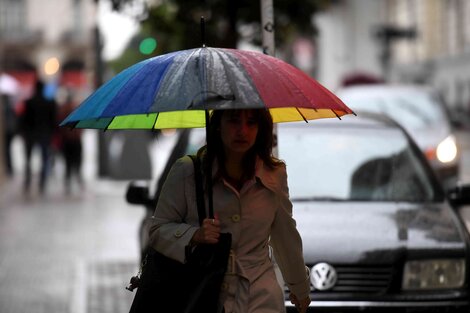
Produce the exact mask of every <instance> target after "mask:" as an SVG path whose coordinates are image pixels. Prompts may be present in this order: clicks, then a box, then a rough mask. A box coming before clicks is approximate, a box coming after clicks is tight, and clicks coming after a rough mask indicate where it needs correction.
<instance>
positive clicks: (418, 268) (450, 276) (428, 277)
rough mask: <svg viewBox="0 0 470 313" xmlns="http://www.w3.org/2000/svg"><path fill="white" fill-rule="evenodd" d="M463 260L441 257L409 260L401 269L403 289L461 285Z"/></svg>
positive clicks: (462, 280)
mask: <svg viewBox="0 0 470 313" xmlns="http://www.w3.org/2000/svg"><path fill="white" fill-rule="evenodd" d="M464 282H465V260H464V259H443V260H423V261H409V262H406V264H405V270H404V271H403V285H402V288H403V290H420V289H446V288H458V287H462V286H463V284H464Z"/></svg>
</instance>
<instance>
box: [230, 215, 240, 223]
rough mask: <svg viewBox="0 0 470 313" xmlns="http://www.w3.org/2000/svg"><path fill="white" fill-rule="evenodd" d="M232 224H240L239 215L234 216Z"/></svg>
mask: <svg viewBox="0 0 470 313" xmlns="http://www.w3.org/2000/svg"><path fill="white" fill-rule="evenodd" d="M232 222H234V223H238V222H240V215H238V214H234V215H232Z"/></svg>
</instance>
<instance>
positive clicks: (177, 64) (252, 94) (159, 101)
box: [61, 47, 353, 129]
mask: <svg viewBox="0 0 470 313" xmlns="http://www.w3.org/2000/svg"><path fill="white" fill-rule="evenodd" d="M253 108H267V109H269V110H270V112H271V115H272V116H273V121H274V122H290V121H301V120H305V121H307V120H312V119H317V118H327V117H340V116H342V115H344V114H350V113H353V112H352V110H351V109H349V108H348V107H347V106H346V105H345V104H344V103H343V102H342V101H341V100H340V99H339V98H337V97H336V96H335V95H334V94H333V93H331V92H330V91H328V90H327V89H326V88H325V87H323V86H322V85H321V84H319V83H318V82H317V81H315V80H314V79H312V78H311V77H309V76H308V75H306V74H305V73H304V72H302V71H301V70H299V69H297V68H295V67H293V66H291V65H290V64H288V63H286V62H283V61H281V60H279V59H277V58H274V57H271V56H268V55H265V54H262V53H259V52H254V51H243V50H237V49H222V48H209V47H202V48H197V49H190V50H182V51H177V52H172V53H168V54H164V55H160V56H157V57H153V58H150V59H147V60H144V61H142V62H139V63H137V64H135V65H133V66H131V67H129V68H127V69H126V70H124V71H122V72H121V73H119V74H118V75H116V76H115V77H114V78H113V79H111V80H110V81H108V82H107V83H105V84H104V85H102V86H101V87H100V88H99V89H98V90H97V91H96V92H94V93H93V94H92V95H91V96H90V97H88V98H87V99H86V100H85V101H84V102H83V103H82V104H81V105H80V106H79V107H78V108H77V109H76V110H75V111H74V112H72V113H71V114H70V115H69V116H68V117H67V118H66V119H65V120H64V121H63V122H62V123H61V126H69V127H75V128H96V129H163V128H194V127H204V126H205V112H206V111H207V110H215V109H253Z"/></svg>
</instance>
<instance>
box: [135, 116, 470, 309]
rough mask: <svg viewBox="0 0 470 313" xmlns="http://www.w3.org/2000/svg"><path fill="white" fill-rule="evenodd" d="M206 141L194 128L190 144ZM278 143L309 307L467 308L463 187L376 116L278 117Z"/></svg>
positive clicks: (469, 246) (468, 194) (467, 200)
mask: <svg viewBox="0 0 470 313" xmlns="http://www.w3.org/2000/svg"><path fill="white" fill-rule="evenodd" d="M203 138H204V134H203V133H201V131H200V130H195V131H193V136H189V137H188V143H189V142H195V143H196V144H194V145H192V144H189V145H188V147H190V149H193V150H192V151H194V150H195V148H196V147H197V146H199V145H200V144H201V143H202V142H203ZM277 142H278V151H279V157H280V158H281V159H282V160H284V161H285V162H286V164H287V173H288V179H289V191H290V198H291V201H292V203H293V206H294V209H293V210H294V211H293V212H294V218H295V220H296V221H297V227H298V229H299V232H300V234H301V236H302V239H303V247H304V257H305V262H306V266H307V267H308V268H309V269H310V280H311V298H312V300H313V301H312V303H311V304H310V308H309V312H322V311H330V310H332V311H334V312H343V311H361V312H362V311H368V310H378V311H380V312H385V311H389V312H407V311H410V312H411V311H413V312H416V311H420V310H421V311H426V312H429V311H431V310H433V309H435V310H437V312H448V311H452V312H469V309H470V292H469V291H470V290H469V288H470V287H469V283H470V271H469V266H470V237H469V233H468V232H467V230H466V229H465V226H464V223H463V222H462V220H461V219H460V218H459V215H458V214H457V212H456V208H457V207H458V205H462V204H470V186H457V187H454V188H453V189H451V192H449V194H447V193H446V192H444V190H443V188H442V186H441V184H439V182H438V180H437V177H436V176H435V173H434V172H433V171H432V169H431V167H430V165H429V163H428V162H427V161H426V159H425V157H424V155H423V154H422V152H421V151H420V150H419V148H418V147H417V145H416V144H415V143H414V141H413V140H412V139H411V137H410V136H409V135H408V134H407V133H406V131H405V130H404V129H403V128H402V127H401V126H400V125H399V124H397V123H396V122H394V121H393V120H391V119H389V118H387V117H385V116H382V115H377V114H368V113H364V114H360V115H359V116H357V117H343V120H341V121H339V120H334V119H329V120H318V121H314V122H311V123H308V124H307V123H285V124H278V131H277ZM129 192H130V193H134V194H136V195H137V194H138V195H140V198H139V199H137V198H138V197H137V198H134V199H133V203H140V204H145V203H147V202H148V201H153V199H152V197H149V196H148V193H147V190H145V188H142V187H136V186H132V185H131V186H130V188H129ZM278 279H279V282H280V284H281V286H283V282H282V277H281V276H279V277H278ZM285 295H286V308H287V310H288V312H295V308H294V307H293V306H292V304H291V303H290V301H289V300H288V292H287V290H286V294H285Z"/></svg>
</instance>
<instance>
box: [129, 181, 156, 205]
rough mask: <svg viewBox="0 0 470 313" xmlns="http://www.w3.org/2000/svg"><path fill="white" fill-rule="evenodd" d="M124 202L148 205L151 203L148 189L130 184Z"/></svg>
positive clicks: (134, 183)
mask: <svg viewBox="0 0 470 313" xmlns="http://www.w3.org/2000/svg"><path fill="white" fill-rule="evenodd" d="M126 201H127V202H128V203H130V204H140V205H147V204H149V203H150V202H151V199H150V197H149V188H148V187H147V186H143V185H141V184H139V183H137V182H131V183H130V184H129V186H128V187H127V192H126Z"/></svg>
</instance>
